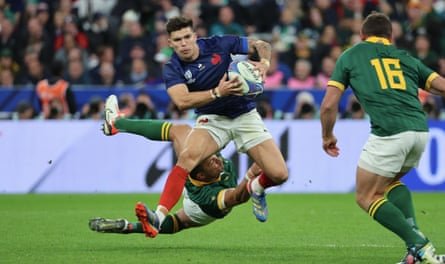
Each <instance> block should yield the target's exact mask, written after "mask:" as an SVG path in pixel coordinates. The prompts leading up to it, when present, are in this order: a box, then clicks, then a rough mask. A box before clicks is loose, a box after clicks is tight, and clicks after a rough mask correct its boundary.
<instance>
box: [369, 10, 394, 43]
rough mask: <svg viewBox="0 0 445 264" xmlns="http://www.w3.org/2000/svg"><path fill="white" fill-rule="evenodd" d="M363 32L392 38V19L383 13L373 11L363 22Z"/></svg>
mask: <svg viewBox="0 0 445 264" xmlns="http://www.w3.org/2000/svg"><path fill="white" fill-rule="evenodd" d="M362 34H364V35H366V36H377V37H385V38H388V39H390V38H391V35H392V25H391V20H389V17H388V16H386V15H385V14H383V13H378V12H372V13H371V14H369V15H368V16H367V17H366V18H365V21H364V22H363V24H362Z"/></svg>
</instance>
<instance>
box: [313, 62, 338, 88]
mask: <svg viewBox="0 0 445 264" xmlns="http://www.w3.org/2000/svg"><path fill="white" fill-rule="evenodd" d="M334 67H335V60H333V59H332V58H331V57H329V56H326V57H324V58H323V60H322V61H321V71H320V72H319V73H318V74H317V75H316V76H315V86H314V88H316V89H320V90H324V89H326V87H327V84H328V81H329V78H331V74H332V72H333V71H334Z"/></svg>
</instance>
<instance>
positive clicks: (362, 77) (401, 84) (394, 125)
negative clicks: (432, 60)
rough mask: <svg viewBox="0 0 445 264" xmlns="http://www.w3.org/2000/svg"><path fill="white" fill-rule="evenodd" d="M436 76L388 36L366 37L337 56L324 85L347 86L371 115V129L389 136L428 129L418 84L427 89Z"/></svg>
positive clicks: (374, 132) (379, 134) (343, 87)
mask: <svg viewBox="0 0 445 264" xmlns="http://www.w3.org/2000/svg"><path fill="white" fill-rule="evenodd" d="M437 76H438V75H437V73H435V72H434V71H433V70H431V69H429V68H428V67H426V66H425V65H423V64H422V63H421V62H420V61H419V60H417V59H415V58H414V57H412V56H410V55H409V54H408V53H407V52H406V51H403V50H399V49H397V48H396V47H394V46H393V45H391V43H390V42H389V40H388V39H386V38H380V37H369V38H367V39H366V41H363V42H361V43H359V44H357V45H355V46H353V47H351V48H349V49H348V50H346V51H345V52H344V53H343V54H342V55H341V56H340V58H339V59H338V60H337V63H336V65H335V69H334V72H333V73H332V76H331V79H330V80H329V82H328V85H329V86H334V87H337V88H339V89H340V90H342V91H343V90H344V89H346V88H347V87H351V88H352V90H353V92H354V94H355V96H356V97H357V99H358V100H359V102H360V104H361V105H362V107H363V108H364V110H365V111H366V113H368V115H369V116H370V118H371V133H373V134H375V135H377V136H390V135H394V134H397V133H400V132H404V131H428V126H427V119H426V115H425V113H424V111H423V108H422V105H421V103H420V101H419V99H418V88H419V87H420V88H423V89H425V90H428V89H429V88H430V85H431V82H432V80H433V79H434V78H436V77H437Z"/></svg>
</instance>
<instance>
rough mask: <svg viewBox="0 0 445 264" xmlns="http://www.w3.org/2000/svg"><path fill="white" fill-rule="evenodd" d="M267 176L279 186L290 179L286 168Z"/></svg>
mask: <svg viewBox="0 0 445 264" xmlns="http://www.w3.org/2000/svg"><path fill="white" fill-rule="evenodd" d="M266 175H267V176H268V177H270V179H271V180H272V181H274V182H275V183H277V184H282V183H284V182H286V181H287V179H288V178H289V173H288V171H287V168H286V167H284V168H280V169H277V170H276V171H274V172H273V173H272V174H270V176H269V175H268V174H267V173H266Z"/></svg>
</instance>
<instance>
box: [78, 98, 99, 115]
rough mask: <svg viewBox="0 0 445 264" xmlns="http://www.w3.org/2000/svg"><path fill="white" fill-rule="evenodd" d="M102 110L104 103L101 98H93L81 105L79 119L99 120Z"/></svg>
mask: <svg viewBox="0 0 445 264" xmlns="http://www.w3.org/2000/svg"><path fill="white" fill-rule="evenodd" d="M103 109H104V101H103V100H102V98H101V97H96V96H95V97H93V98H91V99H90V101H89V102H88V103H86V104H85V105H83V107H82V111H81V114H80V119H93V120H101V119H102V118H103V116H102V113H103Z"/></svg>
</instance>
